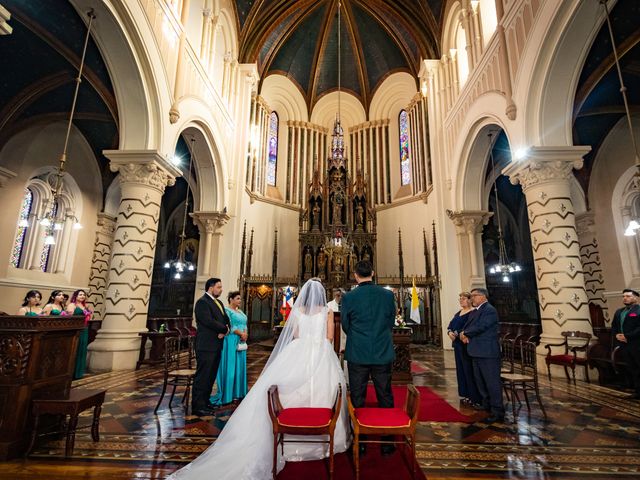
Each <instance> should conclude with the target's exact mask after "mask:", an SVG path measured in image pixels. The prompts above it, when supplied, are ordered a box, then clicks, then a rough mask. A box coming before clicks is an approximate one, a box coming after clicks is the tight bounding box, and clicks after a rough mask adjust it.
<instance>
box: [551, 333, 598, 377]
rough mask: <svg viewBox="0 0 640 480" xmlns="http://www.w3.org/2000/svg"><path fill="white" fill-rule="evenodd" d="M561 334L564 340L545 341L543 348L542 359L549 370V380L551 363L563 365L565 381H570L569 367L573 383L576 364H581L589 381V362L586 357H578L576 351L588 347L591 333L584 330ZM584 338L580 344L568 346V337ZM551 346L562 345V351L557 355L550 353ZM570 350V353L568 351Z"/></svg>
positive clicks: (585, 349)
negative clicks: (544, 352)
mask: <svg viewBox="0 0 640 480" xmlns="http://www.w3.org/2000/svg"><path fill="white" fill-rule="evenodd" d="M561 335H562V336H563V337H564V342H562V343H547V344H546V345H545V346H544V348H546V349H547V356H546V357H545V359H544V361H545V362H546V364H547V371H548V372H549V380H551V365H560V366H562V367H564V373H565V375H566V376H567V381H571V378H570V377H569V368H571V372H572V373H573V383H574V384H575V383H576V366H577V365H582V366H583V367H584V372H585V378H586V380H587V382H588V383H591V382H590V380H589V362H588V360H587V357H586V356H584V357H578V352H585V353H586V351H587V348H588V347H589V342H590V341H591V336H592V335H591V334H590V333H586V332H562V333H561ZM576 338H577V339H581V338H583V339H584V343H583V344H582V345H577V346H575V347H569V339H576ZM551 347H564V353H562V354H558V355H552V353H551ZM569 352H571V353H569Z"/></svg>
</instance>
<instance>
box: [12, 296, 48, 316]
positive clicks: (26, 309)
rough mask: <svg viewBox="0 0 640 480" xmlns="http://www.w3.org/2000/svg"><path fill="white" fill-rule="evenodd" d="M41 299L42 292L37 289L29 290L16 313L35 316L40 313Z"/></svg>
mask: <svg viewBox="0 0 640 480" xmlns="http://www.w3.org/2000/svg"><path fill="white" fill-rule="evenodd" d="M41 301H42V294H41V293H40V292H39V291H38V290H29V291H28V292H27V294H26V295H25V297H24V301H23V302H22V308H20V310H18V313H17V315H24V316H25V317H35V316H37V315H40V314H41V313H42V307H40V302H41Z"/></svg>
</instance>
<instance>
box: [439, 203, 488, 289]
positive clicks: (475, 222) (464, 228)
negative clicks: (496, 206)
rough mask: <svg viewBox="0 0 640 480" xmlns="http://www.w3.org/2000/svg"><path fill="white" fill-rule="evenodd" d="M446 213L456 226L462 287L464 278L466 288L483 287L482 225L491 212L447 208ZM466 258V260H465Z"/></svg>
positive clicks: (486, 221) (485, 222)
mask: <svg viewBox="0 0 640 480" xmlns="http://www.w3.org/2000/svg"><path fill="white" fill-rule="evenodd" d="M447 215H448V216H449V218H450V219H451V221H452V222H453V224H454V225H455V226H456V235H457V237H458V251H459V254H460V258H461V259H463V260H462V262H461V267H462V272H461V278H462V280H463V282H462V286H463V288H465V289H466V288H467V286H466V285H465V281H464V280H465V279H468V282H467V283H468V288H469V290H471V289H472V288H474V287H484V286H485V277H484V258H483V256H482V227H484V226H485V225H486V224H487V223H488V222H489V219H490V218H491V216H492V215H493V213H491V212H486V211H483V210H466V211H458V212H452V211H451V210H447ZM465 259H468V261H465Z"/></svg>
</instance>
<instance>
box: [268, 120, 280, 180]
mask: <svg viewBox="0 0 640 480" xmlns="http://www.w3.org/2000/svg"><path fill="white" fill-rule="evenodd" d="M278 125H279V122H278V114H277V113H276V112H271V115H270V116H269V157H268V158H267V184H268V185H272V186H274V187H275V185H276V174H277V167H278Z"/></svg>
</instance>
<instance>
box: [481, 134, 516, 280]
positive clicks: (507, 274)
mask: <svg viewBox="0 0 640 480" xmlns="http://www.w3.org/2000/svg"><path fill="white" fill-rule="evenodd" d="M488 136H489V158H490V159H491V171H492V172H495V168H496V166H495V162H494V159H493V142H492V141H491V137H492V136H493V134H492V133H489V135H488ZM493 193H494V195H495V200H496V221H497V224H498V263H496V264H495V265H492V266H491V267H489V273H490V274H491V275H500V276H501V277H502V281H503V282H504V283H509V282H510V281H511V274H513V273H516V272H519V271H521V270H522V268H521V267H520V265H518V264H517V263H516V262H509V257H508V256H507V248H506V246H505V244H504V236H503V234H502V222H501V220H500V202H499V199H498V176H496V177H495V178H494V180H493Z"/></svg>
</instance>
